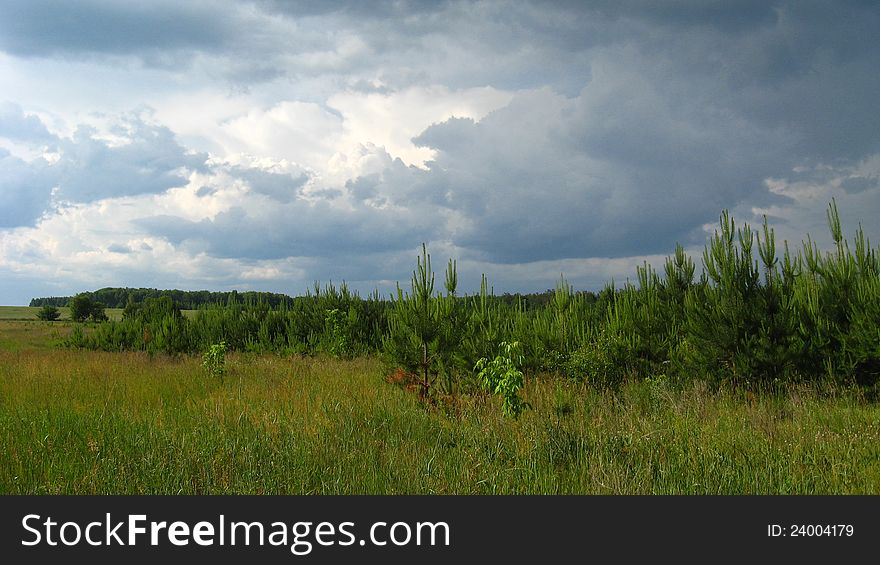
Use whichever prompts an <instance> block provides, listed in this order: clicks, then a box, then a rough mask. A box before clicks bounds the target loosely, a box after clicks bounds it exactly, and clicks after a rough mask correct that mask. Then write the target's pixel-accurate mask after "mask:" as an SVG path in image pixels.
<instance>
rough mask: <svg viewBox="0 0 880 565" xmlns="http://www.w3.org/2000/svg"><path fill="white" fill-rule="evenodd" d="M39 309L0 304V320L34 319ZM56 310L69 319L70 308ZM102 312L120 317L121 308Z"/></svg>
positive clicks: (192, 313)
mask: <svg viewBox="0 0 880 565" xmlns="http://www.w3.org/2000/svg"><path fill="white" fill-rule="evenodd" d="M39 311H40V309H39V308H38V307H36V306H0V320H36V319H37V312H39ZM58 311H59V312H60V313H61V318H60V321H64V320H70V308H67V307H62V308H59V309H58ZM104 313H105V314H107V317H108V318H110V319H111V320H121V319H122V308H105V309H104ZM183 314H184V315H186V316H193V315H194V314H195V310H184V311H183Z"/></svg>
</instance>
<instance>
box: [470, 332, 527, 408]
mask: <svg viewBox="0 0 880 565" xmlns="http://www.w3.org/2000/svg"><path fill="white" fill-rule="evenodd" d="M522 363H523V354H522V348H521V346H520V343H519V342H518V341H514V342H511V343H508V342H506V341H502V342H501V353H500V354H499V355H497V356H496V357H495V359H493V360H491V361H489V360H488V359H487V358H485V357H481V358H480V360H479V361H477V364H476V365H475V366H474V370H475V371H477V372H478V374H477V379H478V380H479V382H480V385H481V386H482V387H483V388H485V389H486V390H488V391H489V392H491V393H492V394H497V395H499V396H500V397H501V399H502V404H501V412H502V413H503V414H504V415H505V416H512V417H513V418H518V417H519V415H520V414H521V413H522V411H523V410H525V409H526V408H528V407H529V404H528V403H527V402H524V401H523V400H522V398H520V396H519V391H520V389H521V388H522V387H523V384H524V380H523V373H522V371H521V370H520V369H519V367H521V366H522Z"/></svg>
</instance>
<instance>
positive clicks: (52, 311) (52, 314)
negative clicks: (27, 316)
mask: <svg viewBox="0 0 880 565" xmlns="http://www.w3.org/2000/svg"><path fill="white" fill-rule="evenodd" d="M60 317H61V312H59V311H58V308H56V307H55V306H52V305H51V304H46V305H45V306H43V307H42V308H40V310H39V311H38V312H37V318H38V319H40V320H44V321H46V322H53V321H55V320H57V319H58V318H60Z"/></svg>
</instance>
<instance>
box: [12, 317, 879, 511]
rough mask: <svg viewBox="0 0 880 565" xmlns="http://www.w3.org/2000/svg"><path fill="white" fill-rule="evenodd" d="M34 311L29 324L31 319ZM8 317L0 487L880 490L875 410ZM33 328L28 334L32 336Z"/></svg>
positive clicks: (859, 403) (812, 399) (854, 403)
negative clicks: (426, 368)
mask: <svg viewBox="0 0 880 565" xmlns="http://www.w3.org/2000/svg"><path fill="white" fill-rule="evenodd" d="M27 324H30V325H31V326H33V327H31V328H29V329H27V327H26V326H27ZM51 327H63V326H55V325H53V324H48V323H39V322H2V323H0V343H17V344H18V346H17V347H0V454H2V456H0V493H4V494H11V493H16V494H18V493H22V494H37V493H71V494H73V493H75V494H90V493H113V494H118V493H169V494H177V493H273V494H284V493H292V494H301V493H307V494H317V493H322V494H356V493H375V494H399V493H438V494H445V493H450V494H451V493H455V494H507V493H542V494H552V493H585V494H590V493H596V494H606V493H621V494H623V493H637V494H642V493H644V494H649V493H654V494H716V493H728V494H730V493H733V494H847V493H868V494H877V493H880V407H878V405H877V404H872V403H869V402H867V401H865V400H863V399H862V398H860V397H859V396H858V395H857V394H855V393H850V392H847V393H839V394H823V395H820V394H818V393H816V392H815V391H813V390H811V389H807V388H803V389H792V390H790V391H789V392H788V393H786V394H780V395H768V396H764V397H760V396H759V397H757V398H752V399H751V400H750V399H748V398H746V397H744V396H740V395H737V394H733V393H726V392H713V391H710V390H708V389H707V388H705V387H702V386H699V385H697V386H693V387H691V388H687V389H685V390H681V391H673V390H670V389H667V388H666V387H664V386H663V385H652V384H650V383H639V384H632V385H628V386H626V387H624V388H623V389H622V390H621V391H620V392H619V393H618V394H611V393H603V392H597V391H595V390H592V389H590V388H588V387H584V386H582V385H578V384H576V383H572V382H565V381H560V380H559V379H553V378H549V377H544V378H532V379H530V380H529V381H528V382H527V384H526V387H525V389H524V397H525V399H526V400H527V401H529V402H530V403H531V404H532V405H533V409H531V410H528V411H526V412H525V413H524V414H523V416H522V417H521V418H519V419H518V420H511V419H508V418H504V417H502V416H501V415H500V403H499V401H498V399H497V398H491V397H485V396H462V397H460V398H459V399H458V400H457V401H455V402H447V403H441V404H440V405H439V406H430V405H429V406H425V405H423V404H422V403H420V402H419V400H418V398H417V396H416V395H414V394H412V393H411V392H408V391H406V390H404V389H402V388H400V387H398V386H395V385H391V384H388V383H387V382H385V380H384V375H383V371H382V368H381V366H380V365H379V363H378V362H377V361H376V360H373V359H366V358H364V359H355V360H351V361H339V360H332V359H324V358H302V359H301V358H298V357H295V358H282V357H278V356H272V355H266V356H256V355H243V354H242V355H230V356H229V357H228V359H227V367H228V373H227V374H226V377H225V378H224V380H223V381H222V382H220V381H218V380H215V379H211V378H208V377H206V376H205V374H204V371H203V370H202V367H201V364H200V361H201V360H200V359H199V358H196V357H181V358H168V357H161V356H160V357H154V358H150V357H148V356H147V355H145V354H138V353H104V352H92V351H78V350H58V349H50V348H47V346H46V345H45V343H46V340H45V339H44V340H43V341H42V343H43V346H42V347H41V346H40V345H39V343H40V342H39V340H40V339H43V338H46V337H48V336H49V333H50V332H51V331H53V330H52V329H51ZM27 332H30V333H27Z"/></svg>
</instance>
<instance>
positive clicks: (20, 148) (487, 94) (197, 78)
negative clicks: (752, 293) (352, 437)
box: [0, 0, 880, 304]
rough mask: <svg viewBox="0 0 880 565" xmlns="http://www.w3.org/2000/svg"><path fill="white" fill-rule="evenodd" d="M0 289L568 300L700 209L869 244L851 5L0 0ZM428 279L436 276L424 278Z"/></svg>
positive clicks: (877, 56)
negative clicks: (438, 291)
mask: <svg viewBox="0 0 880 565" xmlns="http://www.w3.org/2000/svg"><path fill="white" fill-rule="evenodd" d="M0 13H2V17H0V304H26V303H27V302H28V300H29V299H30V298H32V297H34V296H49V295H65V294H72V293H75V292H79V291H82V290H92V289H96V288H100V287H104V286H139V287H141V286H144V287H157V288H182V289H211V290H224V289H231V288H237V289H256V290H269V291H276V292H286V293H289V294H301V293H303V292H304V291H305V290H306V289H307V288H309V287H310V286H311V284H312V282H313V281H316V280H317V281H322V282H326V281H328V280H331V279H332V280H333V281H334V282H340V281H342V280H345V281H347V282H348V284H349V285H350V286H352V287H354V288H356V289H359V290H361V291H362V292H369V291H370V290H372V289H374V288H378V289H380V290H381V291H382V292H383V293H384V292H387V291H389V290H390V289H392V288H393V287H394V284H395V281H401V282H403V283H405V284H406V283H407V282H408V280H409V276H410V272H411V271H412V269H413V267H414V265H415V258H416V255H417V254H418V252H419V250H420V245H421V242H427V244H428V248H429V251H430V252H431V253H432V256H433V258H434V263H435V266H442V265H444V264H445V262H446V259H447V258H449V257H454V258H456V259H457V261H458V265H459V271H460V276H461V280H462V283H463V286H464V287H465V288H464V289H463V290H465V291H472V290H474V289H475V288H476V287H477V286H478V281H479V279H480V275H481V274H482V273H484V272H485V273H486V274H487V275H488V276H489V279H490V282H491V283H492V284H493V285H494V287H495V290H496V292H515V291H541V290H544V289H546V288H550V287H552V286H554V284H555V281H556V280H557V279H558V278H559V276H560V274H561V273H564V274H565V276H566V278H567V279H568V280H569V281H570V282H571V283H573V284H574V286H575V287H577V288H592V289H597V288H601V286H602V285H603V284H604V282H606V281H608V280H610V279H611V278H614V280H616V281H623V280H625V279H626V278H627V277H632V276H633V275H634V273H635V266H636V265H638V264H640V263H641V262H642V261H643V260H648V261H649V262H651V263H653V264H655V266H660V264H661V263H662V260H663V258H664V257H665V256H666V255H668V254H669V253H671V252H672V250H673V249H674V247H675V244H676V243H681V244H683V245H684V246H685V247H687V248H688V249H690V250H692V251H693V253H694V254H695V258H697V261H698V263H699V253H700V252H701V250H702V246H703V245H704V243H705V241H706V238H707V236H708V234H709V233H711V231H712V230H713V229H714V226H715V225H716V224H717V221H718V217H719V214H720V213H721V211H722V210H723V209H729V210H731V211H732V213H733V214H734V217H735V218H736V219H737V220H739V221H748V222H759V221H760V218H761V216H762V215H763V214H766V215H767V216H768V217H769V218H770V221H771V223H772V225H773V226H774V227H775V229H776V232H777V234H778V236H779V237H780V238H786V239H790V240H791V241H793V242H800V241H801V239H802V238H803V237H804V236H805V234H807V233H809V234H811V235H812V236H814V238H815V239H816V240H818V241H819V242H820V244H823V245H824V244H826V243H827V241H828V238H827V235H826V234H827V229H826V227H825V224H824V222H825V209H826V206H827V204H828V202H830V201H831V199H832V197H833V198H835V199H836V201H837V203H838V206H839V208H840V210H841V214H842V216H843V219H844V227H845V229H846V230H847V233H848V234H850V235H851V234H852V232H853V231H854V229H855V228H856V227H857V226H858V224H859V223H860V222H861V223H862V225H863V226H864V228H865V230H866V232H867V233H868V235H869V236H870V237H871V240H872V242H873V243H874V244H875V245H876V242H878V241H880V222H878V221H877V218H878V217H880V111H878V102H880V35H878V34H877V30H878V29H880V9H878V6H877V4H876V2H872V1H865V2H859V1H843V0H837V1H826V2H811V1H809V0H806V1H796V2H795V1H793V2H773V1H766V0H756V1H741V2H734V1H723V2H714V1H711V0H693V1H690V0H683V1H670V2H655V1H653V0H597V1H593V2H579V1H570V2H557V3H548V2H525V1H521V2H500V1H498V2H496V1H487V2H428V1H416V0H410V1H386V2H374V3H369V4H368V3H365V2H350V3H349V2H342V1H325V0H321V1H319V0H315V1H304V2H282V1H280V0H278V1H271V0H266V1H253V2H245V1H232V0H195V1H186V2H182V1H180V0H173V1H171V0H157V1H152V2H143V1H137V2H135V1H130V2H126V1H119V0H80V1H76V2H67V1H55V2H53V1H48V0H0ZM441 277H442V274H441Z"/></svg>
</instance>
